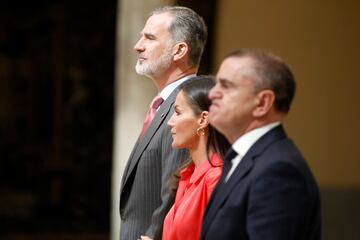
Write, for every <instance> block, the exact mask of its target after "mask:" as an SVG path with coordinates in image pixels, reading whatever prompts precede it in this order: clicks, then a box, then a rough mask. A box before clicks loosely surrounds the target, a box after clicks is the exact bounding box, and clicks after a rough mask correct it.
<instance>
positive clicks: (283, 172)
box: [201, 50, 321, 240]
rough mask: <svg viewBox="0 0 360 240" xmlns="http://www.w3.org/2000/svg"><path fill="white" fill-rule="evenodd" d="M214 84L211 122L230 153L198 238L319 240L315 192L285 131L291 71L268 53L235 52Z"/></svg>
mask: <svg viewBox="0 0 360 240" xmlns="http://www.w3.org/2000/svg"><path fill="white" fill-rule="evenodd" d="M216 78H217V84H216V85H215V87H214V88H213V89H212V90H211V91H210V93H209V97H210V99H211V100H212V105H211V107H210V111H209V120H210V123H211V124H213V126H214V127H215V128H217V129H218V130H219V131H220V132H222V133H223V134H224V135H225V136H226V138H227V139H228V140H229V141H230V143H231V144H232V148H231V150H229V152H228V154H227V156H226V157H225V160H224V170H223V174H222V176H221V179H220V181H219V183H218V185H217V187H216V189H215V191H214V193H213V195H212V197H211V199H210V202H209V204H208V206H207V209H206V212H205V215H204V219H203V224H202V232H201V239H207V240H208V239H241V240H246V239H251V240H263V239H267V240H280V239H283V240H292V239H299V240H313V239H316V240H319V239H320V226H321V223H320V200H319V191H318V187H317V184H316V182H315V180H314V178H313V176H312V174H311V172H310V169H309V168H308V166H307V164H306V162H305V160H304V158H303V156H302V155H301V153H300V152H299V151H298V149H297V147H296V146H295V145H294V143H293V142H292V141H291V140H290V139H289V138H288V137H287V136H286V133H285V131H284V129H283V126H282V121H283V119H284V118H285V116H286V115H287V113H288V111H289V109H290V105H291V101H292V99H293V97H294V94H295V81H294V78H293V75H292V73H291V71H290V69H289V68H288V66H287V65H286V64H285V63H284V62H283V61H282V60H281V59H280V58H278V57H276V56H273V55H272V54H269V53H266V52H264V51H261V50H240V51H237V52H234V53H232V54H230V55H229V56H228V57H227V58H226V59H225V60H224V61H223V63H222V64H221V66H220V69H219V71H218V73H217V76H216Z"/></svg>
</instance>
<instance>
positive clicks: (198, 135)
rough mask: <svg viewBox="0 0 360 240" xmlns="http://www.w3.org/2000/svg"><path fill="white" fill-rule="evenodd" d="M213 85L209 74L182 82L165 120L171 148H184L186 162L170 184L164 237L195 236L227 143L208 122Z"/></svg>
mask: <svg viewBox="0 0 360 240" xmlns="http://www.w3.org/2000/svg"><path fill="white" fill-rule="evenodd" d="M214 85H215V80H214V78H213V77H210V76H199V77H196V78H193V79H191V80H189V81H187V82H186V83H185V84H183V85H182V86H181V87H180V91H179V93H178V95H177V97H176V101H175V104H174V108H175V109H174V110H175V111H174V114H173V115H172V117H171V118H170V120H169V122H168V126H169V127H170V128H171V133H172V137H173V142H172V147H173V148H187V149H188V150H189V153H190V161H189V163H188V164H187V165H186V166H184V167H183V168H182V169H181V170H180V176H179V177H180V179H178V181H175V183H173V190H175V191H174V193H175V192H176V198H175V203H174V205H173V206H172V208H171V209H170V211H169V212H168V214H167V216H166V218H165V221H164V228H163V239H164V240H177V239H179V240H180V239H181V240H187V239H189V240H193V239H199V236H200V229H201V222H202V217H203V214H204V211H205V207H206V204H207V202H208V201H209V198H210V195H211V193H212V191H213V190H214V187H215V185H216V183H217V181H218V180H219V178H220V175H221V169H222V160H221V159H222V158H223V156H224V154H225V152H226V151H227V149H228V148H229V146H230V145H229V143H228V141H227V140H226V139H225V137H224V136H223V135H221V134H220V133H219V132H217V131H216V130H215V129H214V128H213V127H211V126H210V125H209V120H208V114H209V113H208V110H209V106H210V105H211V101H210V100H209V98H208V93H209V90H210V89H211V88H212V87H213V86H214ZM176 186H178V188H177V191H176Z"/></svg>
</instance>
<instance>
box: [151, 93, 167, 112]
mask: <svg viewBox="0 0 360 240" xmlns="http://www.w3.org/2000/svg"><path fill="white" fill-rule="evenodd" d="M163 101H164V99H163V98H162V97H161V96H156V97H154V99H153V100H152V101H151V104H150V108H152V109H155V110H156V109H158V107H159V106H160V105H161V104H162V103H163Z"/></svg>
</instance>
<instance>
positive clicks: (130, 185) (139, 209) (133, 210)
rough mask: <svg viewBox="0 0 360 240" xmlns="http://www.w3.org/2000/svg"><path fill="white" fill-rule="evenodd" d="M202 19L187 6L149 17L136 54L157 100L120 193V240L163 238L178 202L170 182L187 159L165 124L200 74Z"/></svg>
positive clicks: (204, 32) (204, 31)
mask: <svg viewBox="0 0 360 240" xmlns="http://www.w3.org/2000/svg"><path fill="white" fill-rule="evenodd" d="M206 37H207V29H206V25H205V23H204V21H203V19H202V18H201V17H200V16H199V15H198V14H196V13H195V12H194V11H193V10H191V9H189V8H185V7H178V6H176V7H162V8H159V9H157V10H155V11H154V12H152V14H151V15H150V17H149V18H148V20H147V21H146V24H145V26H144V28H143V30H142V31H141V36H140V39H139V41H138V42H137V43H136V44H135V46H134V49H135V50H136V51H137V52H138V61H137V63H136V68H135V69H136V72H137V73H138V74H140V75H144V76H147V77H148V78H150V79H152V81H153V82H154V84H155V85H156V87H157V89H158V95H157V96H156V97H155V98H154V100H153V101H152V103H151V104H150V109H149V112H148V114H147V116H146V118H145V121H144V126H143V129H142V131H141V134H140V136H139V138H138V140H137V142H136V144H135V146H134V148H133V150H132V153H131V154H130V157H129V160H128V162H127V166H126V168H125V171H124V175H123V179H122V183H121V189H120V217H121V230H120V239H121V240H133V239H138V238H140V237H141V235H146V236H148V237H150V238H152V239H161V237H162V236H161V235H162V225H163V221H164V217H165V216H166V213H167V212H168V210H169V209H170V207H171V205H172V204H173V201H174V197H173V196H170V194H169V191H168V185H167V184H168V178H169V176H170V174H172V173H173V171H174V170H175V169H177V168H178V167H179V166H180V165H181V164H182V163H183V162H184V161H185V160H187V158H188V153H187V152H186V151H185V150H174V149H172V148H171V142H172V136H171V133H170V129H169V128H168V127H167V125H166V123H167V122H168V120H169V118H170V117H171V115H172V114H173V108H172V105H173V103H174V100H175V97H176V94H177V87H178V86H179V85H180V84H181V83H183V82H184V81H186V80H188V79H189V78H192V77H193V76H195V75H196V73H197V70H198V67H199V63H200V58H201V55H202V52H203V49H204V46H205V42H206Z"/></svg>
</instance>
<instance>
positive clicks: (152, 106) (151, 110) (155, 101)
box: [140, 96, 164, 137]
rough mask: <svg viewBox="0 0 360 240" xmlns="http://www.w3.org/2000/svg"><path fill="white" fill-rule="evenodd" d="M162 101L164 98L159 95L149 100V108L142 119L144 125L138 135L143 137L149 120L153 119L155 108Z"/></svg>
mask: <svg viewBox="0 0 360 240" xmlns="http://www.w3.org/2000/svg"><path fill="white" fill-rule="evenodd" d="M163 102H164V99H162V97H161V96H156V97H154V99H153V100H152V101H151V103H150V108H149V111H148V112H147V114H146V117H145V120H144V125H143V128H142V130H141V134H140V136H141V137H143V136H144V134H145V133H146V130H147V129H148V127H149V125H150V123H151V121H152V120H153V118H154V116H155V114H156V110H157V109H158V107H159V106H160V105H161V104H162V103H163Z"/></svg>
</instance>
